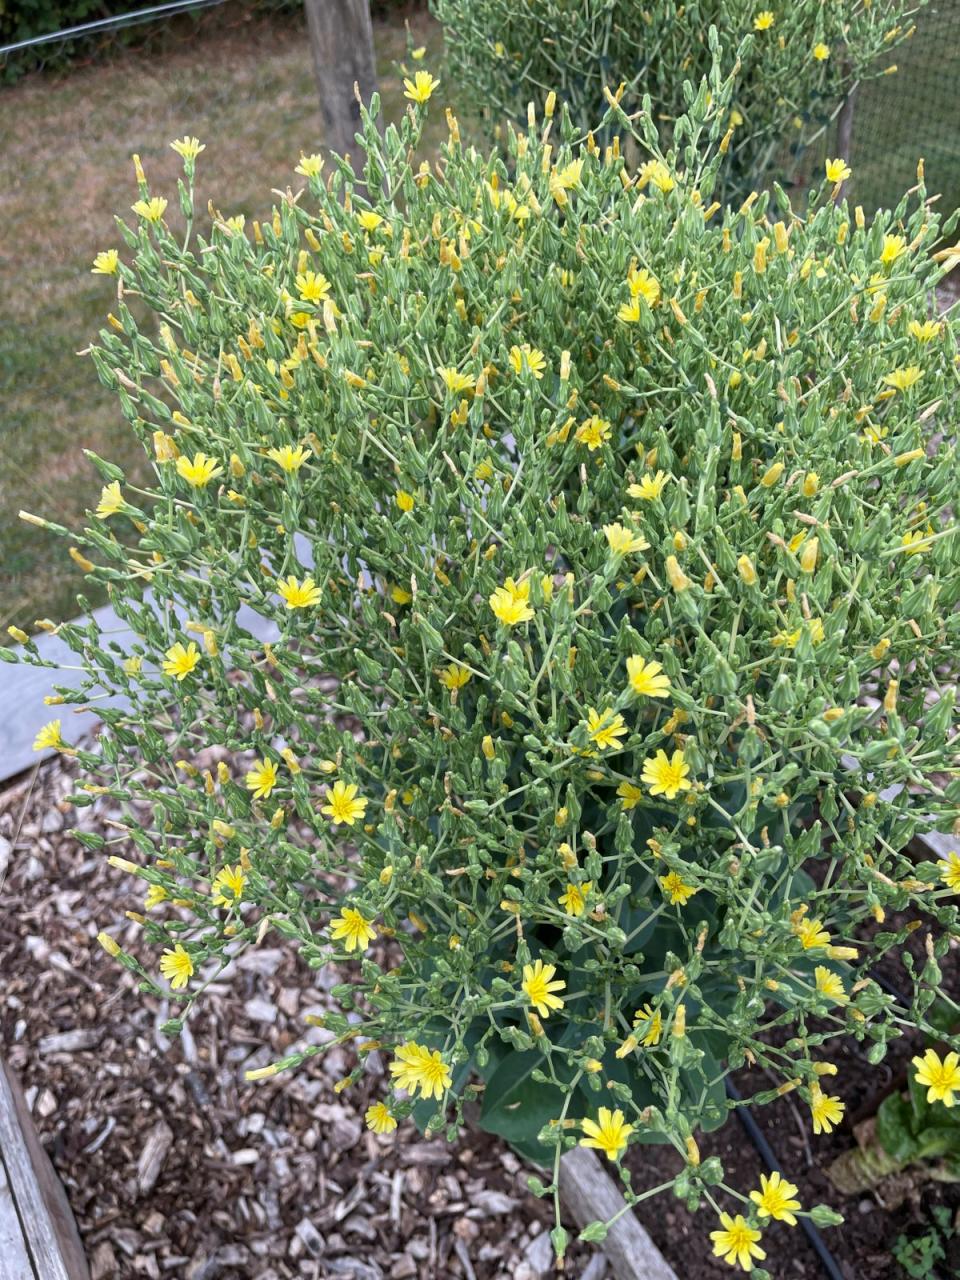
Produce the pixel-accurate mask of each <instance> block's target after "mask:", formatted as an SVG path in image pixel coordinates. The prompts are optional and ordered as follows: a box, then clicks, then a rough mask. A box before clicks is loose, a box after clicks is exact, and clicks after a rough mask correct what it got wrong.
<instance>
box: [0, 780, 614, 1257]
mask: <svg viewBox="0 0 960 1280" xmlns="http://www.w3.org/2000/svg"><path fill="white" fill-rule="evenodd" d="M71 770H72V766H71V764H70V763H69V762H64V763H61V762H60V761H56V760H55V761H52V762H51V763H49V764H45V765H43V766H42V767H41V768H40V770H39V772H38V773H37V775H36V778H35V779H34V778H33V775H32V774H31V775H30V776H28V777H26V778H23V779H20V780H15V781H14V782H13V783H11V784H10V785H9V786H8V788H7V789H6V791H3V790H0V973H2V974H3V983H2V987H0V1052H2V1054H3V1056H4V1058H5V1060H6V1061H7V1062H8V1063H9V1064H10V1066H12V1067H13V1069H14V1070H15V1071H16V1072H17V1074H18V1075H19V1077H20V1080H21V1082H22V1084H23V1086H24V1088H25V1090H26V1094H27V1100H28V1103H29V1105H30V1107H31V1110H32V1113H33V1116H34V1119H35V1122H36V1125H37V1128H38V1130H39V1131H40V1134H41V1137H42V1140H43V1142H44V1145H45V1147H46V1149H47V1150H48V1152H49V1154H50V1156H51V1158H52V1160H53V1163H54V1166H55V1168H56V1170H57V1172H58V1174H59V1176H60V1178H61V1180H62V1181H63V1183H64V1186H65V1187H66V1190H67V1195H68V1197H69V1199H70V1203H71V1205H72V1208H73V1212H74V1214H75V1216H76V1219H77V1224H78V1226H79V1228H80V1233H81V1236H82V1238H83V1241H84V1246H85V1248H86V1251H87V1255H88V1258H89V1260H90V1265H91V1272H92V1278H93V1280H113V1278H114V1277H116V1278H122V1280H127V1278H128V1277H130V1278H131V1280H133V1278H134V1277H141V1276H143V1277H149V1278H150V1280H161V1278H162V1277H172V1278H173V1280H288V1278H289V1277H309V1278H310V1280H321V1278H325V1277H337V1278H338V1280H350V1278H351V1277H352V1278H353V1280H383V1278H389V1280H404V1277H418V1278H420V1277H423V1278H436V1280H445V1278H446V1277H464V1280H506V1278H508V1277H509V1278H511V1280H538V1278H539V1277H543V1276H546V1275H549V1274H552V1272H553V1267H552V1262H551V1259H552V1249H551V1247H550V1242H549V1239H548V1236H547V1232H548V1231H549V1228H550V1227H551V1226H552V1206H551V1205H550V1204H549V1203H548V1202H545V1201H541V1200H537V1199H535V1198H534V1197H533V1196H531V1195H530V1194H529V1192H528V1191H527V1186H526V1178H527V1171H526V1170H525V1168H524V1167H523V1166H522V1164H521V1162H520V1160H519V1159H518V1158H517V1157H516V1156H515V1155H514V1154H513V1153H512V1152H511V1151H509V1150H508V1149H507V1148H506V1147H505V1146H504V1145H503V1144H502V1143H500V1142H499V1141H497V1140H496V1139H493V1138H491V1137H489V1136H488V1135H485V1134H481V1133H478V1132H475V1131H465V1132H463V1133H462V1134H461V1136H460V1139H459V1141H458V1142H456V1143H454V1144H448V1143H447V1142H446V1141H445V1140H444V1139H443V1138H442V1137H441V1138H439V1139H436V1140H433V1141H426V1140H424V1138H423V1137H422V1136H421V1135H420V1134H418V1133H417V1131H416V1130H415V1129H414V1128H413V1127H412V1126H411V1125H409V1124H407V1125H405V1126H403V1127H402V1128H401V1129H399V1130H398V1131H397V1133H396V1134H394V1135H393V1136H392V1137H390V1138H384V1139H378V1138H376V1137H374V1135H373V1134H371V1133H369V1132H368V1131H367V1130H366V1128H365V1127H364V1124H363V1113H364V1111H365V1110H366V1107H367V1106H368V1105H369V1102H370V1101H371V1100H373V1099H375V1098H376V1097H377V1096H379V1093H380V1092H381V1090H382V1088H383V1084H384V1077H385V1074H386V1064H385V1063H383V1062H379V1063H378V1062H376V1061H375V1060H374V1059H371V1060H369V1063H368V1071H367V1073H366V1074H365V1076H364V1080H363V1081H362V1082H361V1084H360V1085H358V1086H355V1087H354V1088H352V1089H350V1090H347V1091H345V1092H344V1093H342V1094H339V1095H337V1094H336V1093H335V1092H334V1089H333V1085H334V1083H335V1082H336V1081H337V1080H339V1079H340V1078H341V1077H342V1076H344V1075H346V1074H347V1072H348V1071H349V1069H350V1066H351V1065H352V1064H351V1063H350V1062H349V1060H348V1058H347V1056H346V1054H345V1053H344V1052H343V1051H342V1050H339V1049H334V1050H332V1051H330V1052H329V1053H326V1054H324V1055H322V1056H321V1057H319V1058H314V1059H312V1060H311V1061H310V1062H309V1063H308V1065H307V1066H306V1067H305V1068H304V1069H302V1070H301V1071H299V1072H297V1073H290V1074H288V1075H287V1076H285V1077H281V1078H279V1079H275V1080H267V1081H263V1082H260V1083H258V1084H249V1083H247V1082H246V1081H245V1080H244V1078H243V1073H244V1072H245V1071H247V1070H250V1069H251V1068H254V1067H258V1066H263V1065H265V1064H266V1063H268V1062H271V1061H273V1060H274V1059H276V1058H277V1057H280V1056H282V1055H283V1053H284V1052H285V1051H287V1050H288V1049H289V1048H290V1046H291V1045H292V1044H293V1043H294V1042H301V1043H302V1042H305V1041H306V1042H309V1041H310V1040H311V1038H318V1037H323V1036H324V1035H325V1033H324V1032H323V1031H322V1030H321V1029H319V1028H305V1027H304V1023H303V1018H304V1015H305V1014H307V1013H311V1012H312V1013H322V1012H323V1011H325V1010H326V1009H328V1008H330V1007H331V1005H330V1002H329V999H328V996H327V992H328V991H329V989H330V988H331V987H332V986H333V985H335V984H336V983H337V982H339V981H342V980H343V976H344V975H343V974H342V973H340V972H335V971H333V970H332V969H331V968H328V969H326V970H323V971H320V972H315V971H312V970H309V969H308V968H307V967H306V966H305V965H303V964H300V963H299V962H298V960H297V957H296V955H295V954H294V953H293V952H292V951H291V950H290V949H289V948H283V949H282V950H281V949H280V948H276V947H273V946H271V945H270V944H269V940H268V941H267V942H266V943H265V944H264V946H262V947H260V948H257V949H256V950H253V951H250V952H248V953H247V954H246V955H244V956H243V957H241V958H240V959H239V960H238V961H237V962H236V964H235V971H234V972H233V973H232V974H227V975H225V976H224V977H223V978H222V979H221V980H219V981H218V982H216V983H215V984H213V985H212V986H211V987H210V988H209V989H208V991H207V993H206V996H205V998H204V999H203V1001H202V1002H201V1007H200V1008H199V1009H198V1010H197V1013H196V1015H195V1016H192V1017H191V1019H190V1022H189V1024H188V1034H187V1035H185V1036H184V1037H182V1038H181V1039H179V1040H177V1041H170V1040H168V1039H167V1038H166V1037H165V1036H164V1035H163V1034H162V1033H161V1031H160V1029H159V1028H160V1026H161V1025H162V1024H163V1023H164V1022H165V1021H166V1019H167V1018H169V1017H170V1016H171V1012H172V1011H171V1008H170V1007H169V1005H168V1004H167V1003H166V1002H163V1001H158V1000H156V999H153V998H151V997H148V996H144V995H141V994H140V992H139V991H138V990H137V989H136V983H135V981H134V979H133V978H132V976H131V975H130V974H128V973H127V972H126V971H125V970H123V969H121V968H119V967H118V966H117V964H116V962H115V961H114V960H111V959H110V958H109V957H108V956H107V955H106V954H105V953H104V952H103V951H102V950H101V948H100V947H99V946H98V944H97V942H96V935H97V932H98V931H99V930H100V929H102V928H105V927H110V928H111V931H112V932H114V933H115V936H117V939H118V941H121V942H123V943H124V944H126V945H128V946H129V949H130V950H131V951H133V952H136V950H137V936H138V933H139V930H138V928H137V926H135V925H133V924H131V925H130V928H129V936H128V937H125V936H124V935H123V934H122V933H117V932H116V929H115V926H116V925H117V923H118V922H119V921H122V920H123V913H124V912H125V911H129V910H140V909H141V907H142V902H141V901H140V899H139V897H137V896H136V895H135V891H134V890H135V884H134V882H133V881H131V878H130V877H129V876H128V875H126V874H125V873H123V872H122V871H117V870H115V869H114V868H112V867H110V866H109V865H108V863H107V861H106V857H105V856H104V854H102V853H97V854H91V853H89V852H87V851H86V850H84V849H83V847H82V846H80V845H78V843H77V842H76V841H75V840H74V839H72V838H71V837H70V836H69V835H68V834H67V828H69V827H79V828H81V829H83V828H86V829H90V830H97V831H100V832H102V833H103V834H107V835H115V834H116V833H115V831H114V832H111V831H110V829H109V828H107V827H105V826H104V820H105V819H108V818H109V817H110V816H111V814H110V811H109V810H108V809H103V808H101V809H99V810H97V809H81V810H74V809H72V808H71V807H70V805H69V804H68V802H67V801H66V800H65V799H64V797H65V795H67V794H68V793H69V791H70V790H71V789H72V788H71V780H70V777H69V774H70V772H71ZM114 816H117V815H114ZM111 851H112V852H119V853H122V852H123V849H122V847H120V846H116V845H114V846H113V847H112V850H111ZM4 870H5V871H6V875H5V878H4ZM573 1234H574V1235H575V1234H576V1233H575V1229H573ZM595 1255H596V1251H595V1249H594V1248H593V1247H591V1246H583V1245H578V1246H575V1248H574V1249H573V1251H572V1252H571V1254H570V1255H569V1256H570V1264H569V1268H568V1274H570V1275H573V1276H581V1275H583V1273H584V1270H585V1269H587V1268H588V1266H589V1264H590V1260H591V1259H594V1264H593V1270H592V1272H591V1280H602V1276H603V1275H605V1274H606V1265H605V1263H604V1261H603V1259H602V1258H601V1257H599V1256H595ZM0 1270H2V1268H0Z"/></svg>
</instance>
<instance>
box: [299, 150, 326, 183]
mask: <svg viewBox="0 0 960 1280" xmlns="http://www.w3.org/2000/svg"><path fill="white" fill-rule="evenodd" d="M322 168H323V156H322V155H320V153H319V152H316V151H315V152H314V154H313V155H312V156H305V155H304V154H303V152H301V153H300V163H299V164H298V165H297V167H296V168H295V169H294V173H299V174H300V175H301V176H302V177H304V178H319V177H320V170H321V169H322Z"/></svg>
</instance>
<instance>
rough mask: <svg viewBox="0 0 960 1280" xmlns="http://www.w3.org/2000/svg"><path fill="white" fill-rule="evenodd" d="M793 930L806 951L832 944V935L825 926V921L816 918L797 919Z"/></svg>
mask: <svg viewBox="0 0 960 1280" xmlns="http://www.w3.org/2000/svg"><path fill="white" fill-rule="evenodd" d="M793 932H794V933H795V934H796V935H797V937H798V938H799V939H800V942H801V945H802V946H803V949H804V951H813V950H815V949H816V948H817V947H826V946H829V945H830V935H829V933H827V931H826V930H825V929H824V927H823V921H822V920H817V919H816V918H814V919H809V920H796V921H794V924H793Z"/></svg>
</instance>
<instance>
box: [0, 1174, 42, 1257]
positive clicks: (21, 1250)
mask: <svg viewBox="0 0 960 1280" xmlns="http://www.w3.org/2000/svg"><path fill="white" fill-rule="evenodd" d="M0 1275H2V1276H3V1277H4V1280H37V1273H36V1272H35V1271H34V1269H33V1263H32V1262H31V1261H30V1259H29V1257H28V1256H27V1246H26V1243H25V1241H24V1239H23V1230H22V1228H21V1226H20V1217H19V1215H18V1213H17V1206H16V1205H15V1204H14V1203H13V1192H12V1191H11V1189H10V1183H9V1181H8V1179H7V1171H6V1168H5V1166H4V1163H3V1159H2V1157H0Z"/></svg>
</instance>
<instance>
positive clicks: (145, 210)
mask: <svg viewBox="0 0 960 1280" xmlns="http://www.w3.org/2000/svg"><path fill="white" fill-rule="evenodd" d="M166 207H167V202H166V200H165V199H164V198H163V196H154V197H153V198H152V199H151V200H138V201H137V203H136V204H132V205H131V206H130V208H131V209H132V210H133V212H134V213H137V214H139V215H140V217H141V218H146V220H147V221H148V222H159V221H160V219H161V218H162V217H163V212H164V210H165V209H166Z"/></svg>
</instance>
